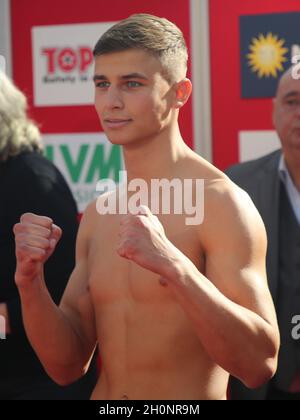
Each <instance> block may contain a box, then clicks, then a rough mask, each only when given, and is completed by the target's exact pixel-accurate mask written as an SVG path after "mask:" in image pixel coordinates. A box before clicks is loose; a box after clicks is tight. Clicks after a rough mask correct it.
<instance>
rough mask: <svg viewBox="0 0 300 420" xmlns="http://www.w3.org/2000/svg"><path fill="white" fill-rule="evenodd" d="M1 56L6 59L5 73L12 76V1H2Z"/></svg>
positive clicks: (0, 17)
mask: <svg viewBox="0 0 300 420" xmlns="http://www.w3.org/2000/svg"><path fill="white" fill-rule="evenodd" d="M0 54H1V55H3V56H4V58H5V67H6V68H5V71H6V74H8V75H9V76H10V77H11V76H12V61H11V20H10V0H0Z"/></svg>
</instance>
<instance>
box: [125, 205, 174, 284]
mask: <svg viewBox="0 0 300 420" xmlns="http://www.w3.org/2000/svg"><path fill="white" fill-rule="evenodd" d="M119 237H120V241H119V246H118V249H117V252H118V254H119V255H120V257H123V258H126V259H128V260H131V261H133V262H135V263H136V264H138V265H139V266H141V267H143V268H145V269H147V270H149V271H152V272H154V273H156V274H159V275H161V276H162V277H163V276H167V275H168V273H169V269H170V267H171V266H172V261H174V260H175V259H176V258H177V256H178V253H179V251H178V250H177V249H176V248H175V246H174V245H173V244H172V243H171V242H170V241H169V240H168V238H167V237H166V234H165V231H164V228H163V226H162V224H161V223H160V221H159V219H158V218H157V217H156V216H154V215H153V214H152V213H151V211H150V209H149V208H148V207H146V206H141V207H140V211H139V214H138V215H132V214H129V215H127V216H125V217H124V218H123V219H122V221H121V226H120V233H119Z"/></svg>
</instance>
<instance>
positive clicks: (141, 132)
mask: <svg viewBox="0 0 300 420" xmlns="http://www.w3.org/2000/svg"><path fill="white" fill-rule="evenodd" d="M94 81H95V107H96V111H97V114H98V116H99V119H100V122H101V125H102V127H103V130H104V131H105V133H106V135H107V136H108V138H109V140H110V141H111V142H112V143H113V144H120V145H123V146H126V145H133V144H138V143H140V142H141V141H143V140H148V139H152V138H154V137H155V136H157V135H158V134H159V133H161V132H162V131H163V130H164V129H166V128H167V127H168V126H169V125H170V122H171V120H172V118H174V117H173V116H174V109H173V107H172V105H173V102H174V99H175V96H176V95H175V93H174V89H173V88H172V86H171V85H170V83H169V82H167V80H166V79H165V78H164V77H163V75H162V66H161V64H160V62H159V61H158V60H157V59H156V58H155V57H153V56H151V55H150V54H148V53H146V52H144V51H141V50H128V51H122V52H116V53H109V54H104V55H101V56H99V57H96V60H95V76H94Z"/></svg>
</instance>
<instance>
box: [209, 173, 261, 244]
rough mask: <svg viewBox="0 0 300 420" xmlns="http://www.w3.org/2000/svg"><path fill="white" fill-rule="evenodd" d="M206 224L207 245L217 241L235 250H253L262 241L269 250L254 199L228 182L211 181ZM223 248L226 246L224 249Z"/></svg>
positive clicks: (224, 180)
mask: <svg viewBox="0 0 300 420" xmlns="http://www.w3.org/2000/svg"><path fill="white" fill-rule="evenodd" d="M204 199H205V203H204V209H205V210H204V223H203V226H202V228H201V230H202V232H203V233H204V237H205V238H206V243H207V244H211V245H214V244H215V242H216V241H218V242H219V241H221V242H223V244H224V245H225V244H228V245H229V244H232V245H233V246H237V247H238V246H242V244H243V246H244V247H245V249H247V247H252V246H253V245H254V242H255V241H257V240H258V239H259V240H260V242H261V244H262V246H263V247H264V246H265V242H266V232H265V227H264V224H263V221H262V219H261V217H260V215H259V213H258V210H257V209H256V207H255V206H254V204H253V201H252V200H251V198H250V196H249V195H248V194H247V193H246V192H245V191H244V190H242V189H241V188H239V187H238V186H237V185H236V184H234V183H233V182H232V181H230V180H229V179H228V178H223V179H217V180H212V181H208V182H207V183H206V187H205V196H204ZM224 245H223V246H224Z"/></svg>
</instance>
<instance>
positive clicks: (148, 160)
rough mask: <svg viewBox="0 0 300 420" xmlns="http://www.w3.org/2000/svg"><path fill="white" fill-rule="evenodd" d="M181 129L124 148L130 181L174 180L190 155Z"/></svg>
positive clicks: (177, 128)
mask: <svg viewBox="0 0 300 420" xmlns="http://www.w3.org/2000/svg"><path fill="white" fill-rule="evenodd" d="M188 151H189V148H188V146H187V145H186V144H185V143H184V141H183V139H182V137H181V134H180V131H179V127H178V126H176V127H175V128H173V129H171V130H170V131H169V132H168V133H161V134H159V135H158V136H156V137H155V138H151V139H150V140H145V141H143V142H141V143H140V144H137V145H130V146H124V147H123V153H124V161H125V168H126V171H127V177H128V181H129V182H130V181H131V180H133V179H137V178H138V179H143V180H145V181H146V182H147V183H150V182H151V180H152V179H162V178H168V179H170V178H173V177H175V173H176V166H177V164H178V163H179V162H180V161H181V159H183V158H184V157H185V156H186V155H187V154H188Z"/></svg>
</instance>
